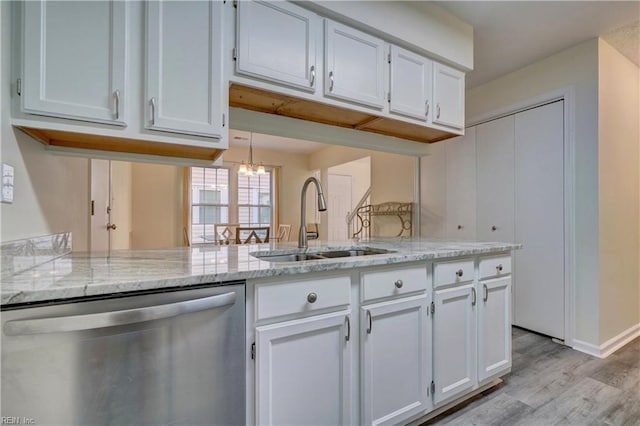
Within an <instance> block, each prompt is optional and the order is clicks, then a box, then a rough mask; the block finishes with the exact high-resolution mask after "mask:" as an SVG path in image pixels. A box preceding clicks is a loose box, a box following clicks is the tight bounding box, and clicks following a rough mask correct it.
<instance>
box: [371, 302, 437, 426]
mask: <svg viewBox="0 0 640 426" xmlns="http://www.w3.org/2000/svg"><path fill="white" fill-rule="evenodd" d="M361 312H362V314H361V320H360V323H361V327H360V329H361V336H362V365H363V367H362V375H363V376H362V383H363V386H362V389H363V392H364V393H363V398H362V404H363V413H364V419H363V424H365V425H392V424H400V423H403V422H404V421H406V420H407V419H408V418H410V417H412V416H414V415H416V414H418V413H420V412H424V411H426V410H428V409H430V408H431V405H430V399H429V398H428V397H427V388H428V386H429V384H430V380H431V379H430V370H431V359H430V348H429V342H431V333H430V331H431V330H430V324H431V323H430V322H429V321H427V320H428V318H427V296H426V295H421V296H414V297H406V298H403V299H399V300H393V301H390V302H382V303H377V304H375V305H369V306H364V307H362V308H361Z"/></svg>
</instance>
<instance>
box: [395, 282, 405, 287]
mask: <svg viewBox="0 0 640 426" xmlns="http://www.w3.org/2000/svg"><path fill="white" fill-rule="evenodd" d="M395 284H396V288H402V285H403V284H404V283H403V282H402V280H398V281H396V282H395Z"/></svg>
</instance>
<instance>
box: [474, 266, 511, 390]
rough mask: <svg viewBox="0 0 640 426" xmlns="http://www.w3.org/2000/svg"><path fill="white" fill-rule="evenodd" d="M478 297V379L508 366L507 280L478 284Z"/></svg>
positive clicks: (481, 379)
mask: <svg viewBox="0 0 640 426" xmlns="http://www.w3.org/2000/svg"><path fill="white" fill-rule="evenodd" d="M478 296H479V298H481V300H479V301H478V380H479V381H480V382H482V381H484V380H486V379H488V378H490V377H494V376H497V375H499V374H500V373H502V372H504V370H506V369H508V368H510V367H511V277H510V276H508V277H503V278H497V279H493V280H486V281H481V282H480V287H479V290H478Z"/></svg>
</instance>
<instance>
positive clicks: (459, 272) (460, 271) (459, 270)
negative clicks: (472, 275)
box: [456, 269, 464, 278]
mask: <svg viewBox="0 0 640 426" xmlns="http://www.w3.org/2000/svg"><path fill="white" fill-rule="evenodd" d="M463 275H464V271H463V270H462V269H458V270H457V271H456V276H457V277H458V278H460V277H462V276H463Z"/></svg>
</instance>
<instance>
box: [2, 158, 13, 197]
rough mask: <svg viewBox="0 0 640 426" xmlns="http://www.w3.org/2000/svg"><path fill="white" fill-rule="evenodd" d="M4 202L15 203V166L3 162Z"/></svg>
mask: <svg viewBox="0 0 640 426" xmlns="http://www.w3.org/2000/svg"><path fill="white" fill-rule="evenodd" d="M1 201H2V202H3V203H9V204H11V203H13V166H10V165H8V164H6V163H2V199H1Z"/></svg>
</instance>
